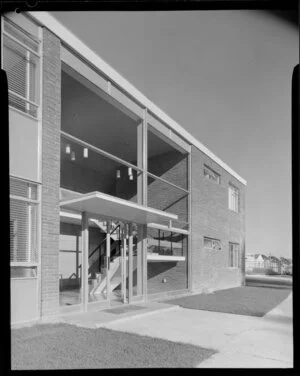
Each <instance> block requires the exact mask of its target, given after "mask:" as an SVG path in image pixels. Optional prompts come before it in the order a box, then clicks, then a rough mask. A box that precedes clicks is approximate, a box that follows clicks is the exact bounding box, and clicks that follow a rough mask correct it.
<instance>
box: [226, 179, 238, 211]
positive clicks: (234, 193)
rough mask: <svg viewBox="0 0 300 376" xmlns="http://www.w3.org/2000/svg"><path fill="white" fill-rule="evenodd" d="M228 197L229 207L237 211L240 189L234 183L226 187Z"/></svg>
mask: <svg viewBox="0 0 300 376" xmlns="http://www.w3.org/2000/svg"><path fill="white" fill-rule="evenodd" d="M228 196H229V197H228V199H229V209H230V210H233V211H235V212H237V213H238V212H239V202H240V191H239V189H238V188H236V187H235V186H234V185H231V184H230V185H229V187H228Z"/></svg>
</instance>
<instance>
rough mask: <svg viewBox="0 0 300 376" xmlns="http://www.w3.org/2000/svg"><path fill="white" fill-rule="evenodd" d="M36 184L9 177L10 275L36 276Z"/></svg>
mask: <svg viewBox="0 0 300 376" xmlns="http://www.w3.org/2000/svg"><path fill="white" fill-rule="evenodd" d="M37 195H38V193H37V185H36V184H32V183H29V182H25V181H22V180H17V179H11V180H10V262H11V267H12V268H11V276H12V277H34V276H36V265H37V262H38V244H37V218H38V200H37V198H38V197H37Z"/></svg>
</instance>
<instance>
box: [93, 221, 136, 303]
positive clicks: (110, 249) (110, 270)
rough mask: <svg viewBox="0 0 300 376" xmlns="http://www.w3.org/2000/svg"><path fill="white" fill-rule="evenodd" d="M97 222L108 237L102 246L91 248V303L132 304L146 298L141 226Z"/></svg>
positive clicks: (120, 222)
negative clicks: (143, 291) (143, 293)
mask: <svg viewBox="0 0 300 376" xmlns="http://www.w3.org/2000/svg"><path fill="white" fill-rule="evenodd" d="M93 221H94V222H95V220H93ZM97 223H98V225H99V227H100V228H101V230H102V231H103V232H104V236H103V239H102V240H101V242H100V243H99V245H98V246H96V247H95V248H94V249H93V250H90V251H89V257H88V273H87V279H88V281H87V285H88V289H87V293H88V299H87V301H88V303H96V302H110V303H112V304H128V303H131V301H132V300H142V298H143V295H142V278H141V276H142V246H141V239H140V238H139V234H140V231H139V225H137V224H136V223H132V222H129V223H125V222H123V221H118V220H102V219H101V220H97Z"/></svg>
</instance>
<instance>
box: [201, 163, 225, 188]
mask: <svg viewBox="0 0 300 376" xmlns="http://www.w3.org/2000/svg"><path fill="white" fill-rule="evenodd" d="M203 173H204V176H205V177H206V179H209V180H213V181H215V182H216V183H217V184H220V180H221V179H220V175H219V174H218V173H217V172H215V171H214V170H212V169H211V168H210V167H208V166H205V165H204V169H203Z"/></svg>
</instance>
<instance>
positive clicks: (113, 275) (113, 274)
mask: <svg viewBox="0 0 300 376" xmlns="http://www.w3.org/2000/svg"><path fill="white" fill-rule="evenodd" d="M121 269H122V268H121V257H120V256H118V257H116V258H115V259H114V260H113V261H112V262H111V263H110V269H109V276H110V290H111V291H113V290H114V289H115V288H116V287H117V286H119V284H120V283H121V278H122V275H121ZM102 275H103V278H102V280H101V281H100V283H98V284H97V285H96V286H94V288H93V289H92V290H91V291H90V294H101V293H103V292H106V278H105V277H106V275H105V274H104V273H103V274H102Z"/></svg>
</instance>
